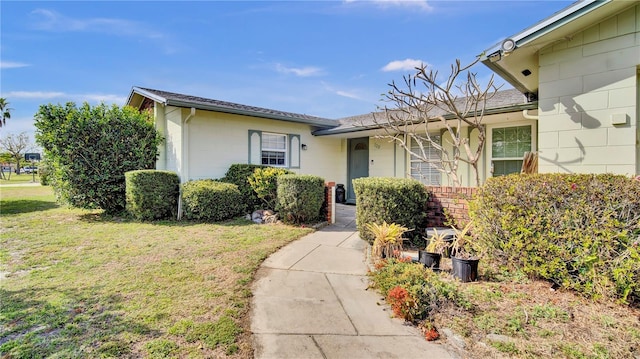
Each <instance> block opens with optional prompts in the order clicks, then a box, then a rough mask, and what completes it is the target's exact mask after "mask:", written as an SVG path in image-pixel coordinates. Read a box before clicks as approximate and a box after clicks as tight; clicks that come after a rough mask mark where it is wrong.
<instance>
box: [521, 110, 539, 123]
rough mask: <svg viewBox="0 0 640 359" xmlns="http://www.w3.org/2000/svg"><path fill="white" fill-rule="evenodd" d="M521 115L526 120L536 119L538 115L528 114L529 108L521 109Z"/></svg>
mask: <svg viewBox="0 0 640 359" xmlns="http://www.w3.org/2000/svg"><path fill="white" fill-rule="evenodd" d="M522 117H524V118H525V119H527V120H536V121H537V120H538V115H530V114H529V110H522Z"/></svg>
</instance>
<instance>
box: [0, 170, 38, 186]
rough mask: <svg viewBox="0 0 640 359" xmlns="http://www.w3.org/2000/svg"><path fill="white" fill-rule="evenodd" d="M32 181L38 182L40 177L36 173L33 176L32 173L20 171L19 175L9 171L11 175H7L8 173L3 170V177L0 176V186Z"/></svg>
mask: <svg viewBox="0 0 640 359" xmlns="http://www.w3.org/2000/svg"><path fill="white" fill-rule="evenodd" d="M34 180H35V181H34ZM33 182H40V177H39V176H38V174H37V173H36V174H35V176H34V175H32V174H25V173H21V174H19V175H17V174H15V173H11V175H9V173H7V172H5V173H4V177H1V178H0V187H2V186H3V185H13V184H24V183H33Z"/></svg>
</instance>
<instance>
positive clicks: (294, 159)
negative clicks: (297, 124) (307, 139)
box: [248, 130, 301, 168]
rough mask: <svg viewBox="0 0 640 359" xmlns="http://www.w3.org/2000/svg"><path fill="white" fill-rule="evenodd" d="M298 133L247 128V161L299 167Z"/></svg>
mask: <svg viewBox="0 0 640 359" xmlns="http://www.w3.org/2000/svg"><path fill="white" fill-rule="evenodd" d="M300 147H301V142H300V135H295V134H280V133H269V132H262V131H259V130H249V162H248V163H251V164H261V165H267V166H273V167H286V168H300Z"/></svg>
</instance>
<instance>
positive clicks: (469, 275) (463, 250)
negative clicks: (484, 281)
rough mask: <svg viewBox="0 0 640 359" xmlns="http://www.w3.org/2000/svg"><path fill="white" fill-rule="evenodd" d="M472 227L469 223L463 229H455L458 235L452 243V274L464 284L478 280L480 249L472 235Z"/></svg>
mask: <svg viewBox="0 0 640 359" xmlns="http://www.w3.org/2000/svg"><path fill="white" fill-rule="evenodd" d="M472 226H473V224H472V222H469V223H467V225H466V226H465V227H464V228H463V229H458V228H456V227H453V230H454V231H455V234H456V235H455V238H454V240H453V242H452V243H451V267H452V274H453V276H454V277H455V278H458V279H460V281H462V282H475V281H476V280H478V263H479V262H480V258H479V256H478V253H479V248H478V247H477V242H476V241H474V240H473V236H472V235H471V233H470V230H471V227H472Z"/></svg>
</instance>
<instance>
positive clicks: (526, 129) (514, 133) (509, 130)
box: [491, 126, 531, 177]
mask: <svg viewBox="0 0 640 359" xmlns="http://www.w3.org/2000/svg"><path fill="white" fill-rule="evenodd" d="M491 137H492V143H491V157H492V165H493V176H494V177H495V176H503V175H507V174H510V173H519V172H520V170H521V169H522V158H523V157H524V154H525V153H526V152H530V151H531V126H518V127H504V128H494V129H493V130H492V131H491Z"/></svg>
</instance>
